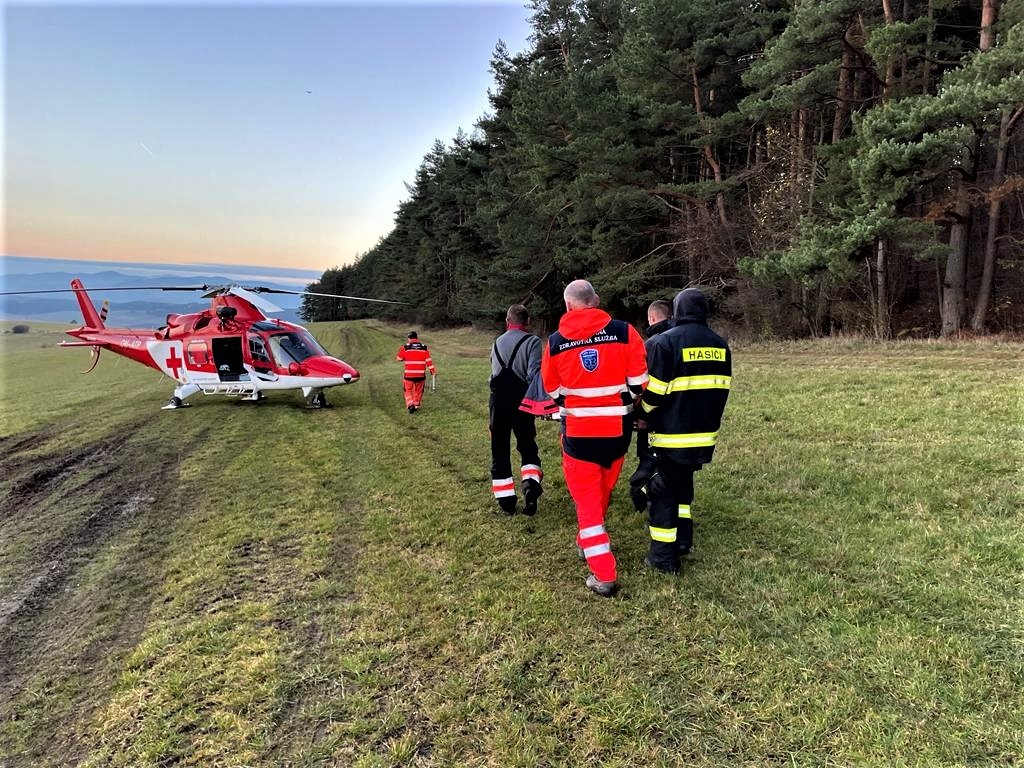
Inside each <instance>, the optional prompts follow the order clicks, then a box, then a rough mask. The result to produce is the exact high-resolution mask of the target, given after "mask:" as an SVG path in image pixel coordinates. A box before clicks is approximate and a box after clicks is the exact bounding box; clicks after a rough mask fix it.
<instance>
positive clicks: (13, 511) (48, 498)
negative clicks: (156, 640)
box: [0, 417, 208, 765]
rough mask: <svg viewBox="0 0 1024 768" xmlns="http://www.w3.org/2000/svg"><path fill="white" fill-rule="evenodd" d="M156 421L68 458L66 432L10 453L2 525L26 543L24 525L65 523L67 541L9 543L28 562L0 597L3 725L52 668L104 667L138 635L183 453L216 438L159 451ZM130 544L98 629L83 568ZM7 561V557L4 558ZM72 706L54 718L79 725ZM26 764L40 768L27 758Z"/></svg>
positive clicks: (107, 575) (0, 502)
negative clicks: (114, 546)
mask: <svg viewBox="0 0 1024 768" xmlns="http://www.w3.org/2000/svg"><path fill="white" fill-rule="evenodd" d="M154 418H155V417H147V418H145V419H142V420H138V421H135V422H131V423H127V424H122V425H119V426H118V427H117V428H116V430H115V431H114V432H112V433H109V434H107V435H105V436H103V437H102V438H100V439H97V440H95V441H93V442H91V443H88V444H86V445H83V446H81V447H79V448H78V449H76V450H74V451H73V452H72V453H71V454H66V453H65V452H64V449H62V448H61V447H60V446H59V441H58V440H57V439H56V435H58V434H59V433H60V431H59V430H58V429H54V428H51V429H50V431H49V432H39V433H36V434H33V435H30V436H27V437H20V438H19V439H18V440H16V441H12V442H11V443H9V444H8V447H12V446H14V445H17V446H21V449H22V450H27V448H28V446H32V448H33V450H32V455H31V456H30V457H29V458H28V459H26V457H25V456H24V455H22V456H18V455H11V454H7V455H5V456H4V457H3V458H2V459H0V473H3V474H4V475H5V476H7V477H8V478H9V480H10V482H9V484H7V489H6V492H5V493H4V494H3V496H2V498H0V525H5V524H6V529H7V530H8V531H12V530H21V531H22V532H24V531H27V530H31V528H25V527H20V528H18V527H16V525H15V524H21V523H25V522H27V523H31V524H32V525H34V526H36V528H35V529H36V530H39V529H40V528H43V529H45V527H46V526H47V525H48V524H49V521H50V520H51V519H56V518H57V517H58V511H59V512H60V513H61V515H60V517H59V521H60V522H59V524H58V523H57V522H54V524H53V527H57V526H58V525H59V528H60V530H59V531H52V532H53V533H54V535H53V536H51V537H49V538H48V539H47V540H46V541H44V542H42V543H40V542H39V541H33V540H31V538H32V537H30V536H28V535H26V536H25V538H26V540H24V541H21V542H8V543H9V544H12V543H13V544H14V545H15V546H20V550H21V553H22V554H21V555H20V558H19V560H18V564H19V565H18V568H17V572H16V573H15V574H14V575H13V582H14V583H13V584H10V585H9V586H7V587H4V588H2V591H0V680H3V681H4V685H2V686H0V718H2V717H13V716H16V714H17V710H18V701H19V697H23V696H24V695H27V694H26V693H25V691H24V686H25V685H26V683H27V682H28V681H30V680H31V679H33V677H34V676H38V675H42V676H43V678H44V679H45V678H46V677H47V676H51V675H52V670H55V669H75V668H78V669H91V668H93V666H94V665H102V664H104V663H107V662H108V660H109V659H110V657H112V656H115V655H117V654H118V652H123V651H124V650H125V649H126V648H129V647H130V646H131V644H132V643H133V642H134V641H135V639H136V638H137V636H138V634H139V632H141V629H142V626H143V624H144V621H145V616H146V614H147V612H148V601H149V599H150V598H151V594H150V589H151V587H152V584H151V583H150V582H151V581H152V579H153V578H154V576H153V573H152V571H147V569H146V568H145V565H146V563H145V561H144V558H146V557H149V558H153V556H154V555H153V553H154V552H159V551H161V550H162V548H163V545H162V543H161V542H163V541H166V539H167V538H168V537H169V536H170V531H171V530H172V529H173V526H174V525H175V523H176V517H177V515H176V512H177V510H178V509H179V508H180V507H179V506H178V505H176V504H174V500H175V498H176V497H177V494H178V489H177V482H176V481H177V473H178V467H179V465H180V462H181V459H182V457H183V453H184V451H183V450H182V448H181V446H182V445H189V446H200V445H202V443H203V438H204V436H205V433H206V432H207V431H208V430H207V429H205V428H200V429H197V430H196V432H195V433H194V434H191V435H188V436H185V435H181V436H180V438H181V439H180V440H176V441H167V440H159V439H155V438H154V437H153V434H154V433H153V427H152V424H153V422H154ZM8 473H10V474H8ZM15 516H17V518H15ZM127 537H131V538H130V540H131V541H132V542H133V546H126V547H125V546H123V547H119V548H118V555H117V559H116V562H113V563H112V564H107V568H108V570H107V571H104V572H103V574H102V575H101V577H100V578H101V579H102V580H103V581H102V585H103V586H104V587H106V586H108V585H109V586H110V587H111V588H112V593H101V599H102V600H103V601H105V602H107V603H109V604H111V605H114V606H116V609H115V610H112V611H111V610H109V609H108V613H107V615H106V616H105V617H104V618H98V617H97V615H95V614H94V613H93V612H92V611H91V610H90V607H89V606H88V604H86V605H83V598H82V596H81V595H80V590H81V588H82V583H83V582H84V581H85V580H87V578H89V577H88V576H87V575H86V574H85V573H83V569H84V568H85V567H86V566H87V565H89V564H90V563H91V562H92V561H94V560H95V559H97V558H99V557H103V556H108V555H109V549H108V545H109V544H111V543H112V542H113V541H115V540H122V541H123V540H125V539H126V538H127ZM10 552H11V550H9V549H0V556H8V555H10ZM26 552H27V553H28V554H25V553H26ZM150 567H151V568H152V562H151V563H150ZM10 577H11V574H9V580H12V579H11V578H10ZM93 578H95V576H94V577H93ZM93 588H94V589H95V588H96V587H95V584H94V585H93ZM101 622H106V623H101ZM90 695H91V696H95V695H97V694H96V693H95V692H94V691H90V690H87V689H85V688H83V689H81V690H78V691H77V692H76V694H75V696H74V698H83V699H87V698H88V697H89V696H90ZM75 706H76V705H72V710H70V711H61V712H54V717H56V718H57V720H58V721H61V720H65V719H67V718H74V717H75V716H76V712H75V711H74V708H75ZM55 725H56V723H55ZM42 746H44V745H40V747H41V748H42ZM52 746H53V745H51V748H52ZM64 748H65V749H67V750H69V751H72V752H73V751H74V749H75V747H74V745H72V744H65V745H64ZM49 754H51V755H52V754H53V753H52V752H50V753H49ZM26 757H28V756H26ZM0 764H3V763H2V762H0ZM11 764H12V765H19V764H21V763H17V762H14V763H11ZM24 764H26V765H27V764H32V762H31V757H28V762H26V763H24Z"/></svg>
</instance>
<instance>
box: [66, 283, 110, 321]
mask: <svg viewBox="0 0 1024 768" xmlns="http://www.w3.org/2000/svg"><path fill="white" fill-rule="evenodd" d="M71 288H72V290H74V292H75V298H76V299H78V306H79V307H81V308H82V322H83V324H84V325H85V326H87V327H89V328H106V327H107V326H106V324H105V323H104V322H103V318H102V317H100V313H99V312H97V311H96V307H94V306H93V303H92V299H90V298H89V294H88V293H86V292H85V286H84V285H82V281H81V280H79V279H78V278H77V277H76V278H75V279H74V280H72V281H71Z"/></svg>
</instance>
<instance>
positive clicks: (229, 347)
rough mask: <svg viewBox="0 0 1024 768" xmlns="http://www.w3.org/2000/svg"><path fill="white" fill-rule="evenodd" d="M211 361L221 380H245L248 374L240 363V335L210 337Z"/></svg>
mask: <svg viewBox="0 0 1024 768" xmlns="http://www.w3.org/2000/svg"><path fill="white" fill-rule="evenodd" d="M212 345H213V362H214V365H216V366H217V374H218V376H220V380H221V381H247V380H248V379H249V374H247V373H246V372H245V366H244V365H243V363H242V337H241V336H227V337H224V338H214V339H212Z"/></svg>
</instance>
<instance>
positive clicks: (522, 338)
mask: <svg viewBox="0 0 1024 768" xmlns="http://www.w3.org/2000/svg"><path fill="white" fill-rule="evenodd" d="M528 338H530V334H528V333H527V334H523V335H522V336H520V337H519V341H517V342H516V345H515V346H514V347H512V356H511V357H510V358H509V359H508V365H505V361H504V360H502V359H501V353H500V352H499V351H498V341H497V339H495V341H494V356H495V357H496V358H498V365H500V366H501V370H503V371H507V370H508V369H509V368H511V367H512V363H514V362H515V360H516V354H517V353H518V352H519V348H520V347H521V346H523V343H524V342H525V341H526V340H527V339H528Z"/></svg>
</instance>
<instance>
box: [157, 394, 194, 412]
mask: <svg viewBox="0 0 1024 768" xmlns="http://www.w3.org/2000/svg"><path fill="white" fill-rule="evenodd" d="M191 407H192V403H186V402H185V401H183V400H182V399H181V398H180V397H172V398H171V399H170V400H168V401H167V405H165V406H163V407H162V408H161V409H160V410H162V411H174V410H177V409H178V408H191Z"/></svg>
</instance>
